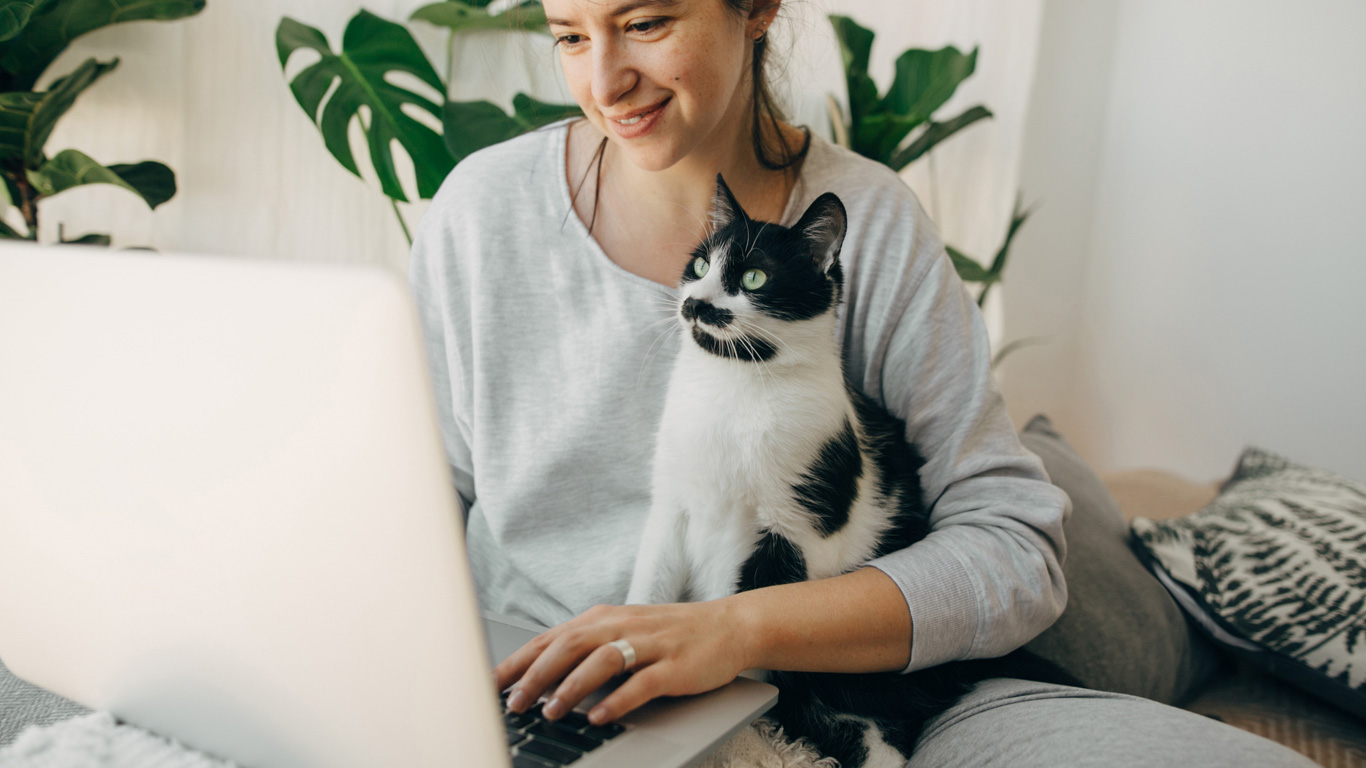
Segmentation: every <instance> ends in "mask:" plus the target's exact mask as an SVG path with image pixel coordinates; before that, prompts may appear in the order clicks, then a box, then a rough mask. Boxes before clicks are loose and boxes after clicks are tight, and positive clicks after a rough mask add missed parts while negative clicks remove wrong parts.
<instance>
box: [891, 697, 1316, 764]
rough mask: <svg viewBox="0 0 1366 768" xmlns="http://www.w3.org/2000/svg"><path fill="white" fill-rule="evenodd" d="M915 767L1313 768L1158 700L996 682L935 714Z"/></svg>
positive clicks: (1271, 744)
mask: <svg viewBox="0 0 1366 768" xmlns="http://www.w3.org/2000/svg"><path fill="white" fill-rule="evenodd" d="M906 765H907V768H947V767H949V766H1006V767H1008V768H1034V767H1035V766H1038V768H1058V767H1060V766H1066V767H1070V766H1098V767H1100V766H1104V768H1116V767H1120V766H1134V767H1135V768H1139V767H1141V768H1168V767H1171V768H1176V766H1180V767H1181V768H1186V767H1187V766H1199V767H1200V768H1205V767H1207V766H1227V767H1228V768H1262V766H1294V767H1295V768H1313V766H1314V765H1315V763H1314V762H1312V761H1311V760H1309V758H1307V757H1304V756H1303V755H1301V754H1299V753H1298V752H1295V751H1293V750H1291V749H1289V748H1287V747H1283V746H1281V745H1280V744H1277V743H1276V742H1274V741H1270V740H1267V739H1264V738H1262V737H1260V736H1256V735H1254V734H1251V733H1248V732H1247V731H1243V730H1240V729H1238V728H1234V727H1233V726H1231V725H1227V724H1225V723H1221V722H1219V721H1217V720H1212V719H1210V718H1208V717H1204V716H1203V715H1197V714H1195V713H1194V712H1188V711H1186V710H1184V709H1177V708H1176V707H1169V706H1167V705H1165V704H1159V703H1157V702H1155V701H1151V700H1149V699H1142V698H1138V697H1136V696H1126V695H1124V694H1119V693H1105V692H1102V691H1091V690H1086V689H1082V688H1069V687H1065V686H1061V685H1049V684H1045V683H1033V682H1026V681H1023V680H1005V679H1001V680H988V681H986V682H984V683H982V684H980V685H978V686H977V688H976V689H974V690H973V691H972V692H971V693H969V694H967V695H966V696H964V697H963V699H962V700H961V701H959V702H958V704H957V705H956V706H954V707H953V708H952V709H950V710H948V711H947V712H945V713H944V714H942V715H940V716H939V717H937V718H935V719H934V720H932V721H931V722H930V723H929V725H927V726H926V728H925V733H924V735H923V736H921V739H920V742H919V744H917V745H916V750H915V754H914V755H913V756H912V758H911V760H910V762H909V763H907V764H906Z"/></svg>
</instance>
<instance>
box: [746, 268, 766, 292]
mask: <svg viewBox="0 0 1366 768" xmlns="http://www.w3.org/2000/svg"><path fill="white" fill-rule="evenodd" d="M766 282H768V275H765V274H764V273H763V272H762V271H761V270H758V269H751V270H748V271H747V272H745V274H744V276H743V277H741V278H740V285H743V286H744V287H745V290H747V291H757V290H759V289H760V288H762V287H763V286H764V283H766Z"/></svg>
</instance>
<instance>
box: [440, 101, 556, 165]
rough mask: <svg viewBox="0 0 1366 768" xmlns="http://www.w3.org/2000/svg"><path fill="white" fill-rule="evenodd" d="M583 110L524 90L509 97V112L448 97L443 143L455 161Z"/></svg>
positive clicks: (487, 104) (485, 103)
mask: <svg viewBox="0 0 1366 768" xmlns="http://www.w3.org/2000/svg"><path fill="white" fill-rule="evenodd" d="M581 114H583V112H582V111H580V110H579V108H578V107H577V106H575V105H573V104H549V103H546V102H543V101H537V100H535V99H533V98H531V97H530V96H527V95H526V94H524V93H519V94H517V95H516V96H514V97H513V98H512V114H511V115H509V114H508V113H506V112H504V111H503V110H502V108H501V107H499V106H498V105H497V104H493V103H491V102H488V101H448V102H446V107H445V110H444V118H443V126H444V128H445V135H446V146H447V148H449V149H450V151H451V154H452V155H454V156H455V159H456V162H459V161H461V160H464V159H465V158H466V157H468V156H469V155H470V154H472V153H474V152H477V151H479V150H481V149H483V148H484V147H488V146H492V145H494V144H497V143H498V142H500V141H507V140H508V139H511V138H514V137H517V136H520V135H522V134H523V133H526V132H527V131H530V130H534V129H536V128H540V127H541V126H543V125H549V124H550V123H553V122H555V121H556V120H562V119H564V118H566V117H575V116H577V115H581Z"/></svg>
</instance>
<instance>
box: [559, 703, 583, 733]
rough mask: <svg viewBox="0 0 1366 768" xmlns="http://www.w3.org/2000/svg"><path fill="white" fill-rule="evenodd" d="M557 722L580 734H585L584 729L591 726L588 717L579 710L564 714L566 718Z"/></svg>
mask: <svg viewBox="0 0 1366 768" xmlns="http://www.w3.org/2000/svg"><path fill="white" fill-rule="evenodd" d="M555 722H557V723H561V724H563V725H567V726H569V727H570V728H573V729H574V730H576V731H579V732H580V733H582V732H583V729H584V728H587V727H588V726H589V725H590V723H589V722H588V715H585V714H584V713H582V712H580V711H578V710H577V709H571V710H569V711H568V712H566V713H565V714H564V717H561V718H560V719H559V720H556V721H555Z"/></svg>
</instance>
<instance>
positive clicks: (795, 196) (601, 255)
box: [551, 117, 819, 297]
mask: <svg viewBox="0 0 1366 768" xmlns="http://www.w3.org/2000/svg"><path fill="white" fill-rule="evenodd" d="M578 119H579V118H577V117H567V118H565V119H563V120H561V121H560V122H559V123H557V124H554V125H552V126H551V127H553V128H555V144H554V151H555V156H556V161H555V169H556V171H557V173H556V184H555V186H556V188H557V189H558V190H559V193H560V202H561V203H562V204H563V205H564V207H565V210H566V211H568V212H569V213H568V218H569V219H570V220H571V221H572V222H573V223H572V226H573V227H574V229H575V231H576V232H578V234H579V235H580V236H582V237H583V239H584V240H585V241H586V242H587V244H588V250H589V251H590V252H591V253H592V254H593V257H594V258H596V259H599V260H601V261H603V262H605V263H606V264H607V266H608V268H609V270H611V271H612V272H614V273H615V274H617V275H620V276H622V277H625V278H627V279H629V280H631V281H632V282H636V283H639V284H642V285H646V286H649V287H650V288H654V289H657V290H661V291H667V292H668V293H669V295H670V296H673V297H677V296H678V295H679V294H678V287H677V286H669V285H664V284H663V283H656V282H655V281H653V280H651V279H649V278H648V277H642V276H641V275H637V274H636V273H634V272H632V271H630V270H629V269H626V268H625V267H623V266H621V265H620V264H618V263H616V262H615V261H613V260H612V257H611V256H608V255H607V252H606V251H604V250H603V249H602V246H601V245H600V244H599V243H598V240H597V238H595V237H593V233H592V232H589V231H588V225H586V224H584V222H583V219H580V218H579V213H578V211H576V210H574V200H573V197H572V195H571V194H570V191H569V158H568V145H569V125H570V123H572V122H574V121H575V120H578ZM818 138H819V137H817V136H816V135H815V134H812V136H811V144H812V146H811V149H809V150H808V151H807V157H806V160H805V161H804V162H803V164H802V173H801V174H799V175H798V176H797V183H795V184H793V185H792V191H791V192H790V193H789V194H788V197H787V203H786V204H785V205H784V206H783V213H782V216H781V217H780V223H781V222H782V221H790V220H791V218H792V208H793V206H794V205H795V204H796V202H797V200H799V199H801V192H802V188H803V186H804V181H805V178H806V170H807V168H808V166H809V165H810V163H811V161H812V157H811V154H812V152H811V150H813V149H815V145H816V143H817V139H818Z"/></svg>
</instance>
